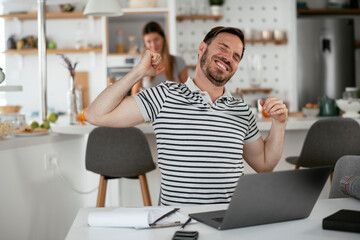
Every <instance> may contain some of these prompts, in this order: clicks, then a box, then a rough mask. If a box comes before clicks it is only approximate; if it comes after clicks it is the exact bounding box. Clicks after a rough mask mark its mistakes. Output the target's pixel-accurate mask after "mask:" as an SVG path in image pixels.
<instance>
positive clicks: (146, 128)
mask: <svg viewBox="0 0 360 240" xmlns="http://www.w3.org/2000/svg"><path fill="white" fill-rule="evenodd" d="M319 119H320V118H319V117H314V118H306V117H289V119H288V122H287V124H286V130H287V131H292V130H308V129H309V128H310V126H311V125H312V124H314V123H315V122H316V121H317V120H319ZM358 122H359V123H360V119H358ZM257 124H258V128H259V130H260V131H269V130H270V127H271V121H270V119H261V120H258V123H257ZM95 127H96V126H94V125H91V124H85V125H69V124H66V123H65V122H64V121H62V122H59V123H57V124H51V129H52V131H53V132H55V133H61V134H88V133H90V132H91V130H92V129H94V128H95ZM136 127H137V128H139V129H141V130H142V131H143V132H144V133H145V134H154V130H153V128H152V126H151V124H150V123H142V124H139V125H137V126H136Z"/></svg>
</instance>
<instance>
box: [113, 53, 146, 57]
mask: <svg viewBox="0 0 360 240" xmlns="http://www.w3.org/2000/svg"><path fill="white" fill-rule="evenodd" d="M142 55H143V54H142V53H108V54H107V56H129V57H134V56H142Z"/></svg>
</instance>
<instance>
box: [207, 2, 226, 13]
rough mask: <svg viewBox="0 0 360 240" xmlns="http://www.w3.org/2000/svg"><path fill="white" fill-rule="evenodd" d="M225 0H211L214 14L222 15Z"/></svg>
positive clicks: (211, 8)
mask: <svg viewBox="0 0 360 240" xmlns="http://www.w3.org/2000/svg"><path fill="white" fill-rule="evenodd" d="M224 2H225V0H209V4H210V10H211V14H212V15H216V16H217V15H221V11H222V5H223V4H224Z"/></svg>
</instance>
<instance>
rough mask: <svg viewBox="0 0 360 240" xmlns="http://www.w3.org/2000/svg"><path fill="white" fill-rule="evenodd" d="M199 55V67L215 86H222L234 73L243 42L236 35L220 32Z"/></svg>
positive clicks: (239, 58)
mask: <svg viewBox="0 0 360 240" xmlns="http://www.w3.org/2000/svg"><path fill="white" fill-rule="evenodd" d="M204 47H205V50H204V52H203V54H202V55H201V56H200V68H201V70H202V72H203V73H204V74H205V76H206V77H207V78H208V79H209V80H210V82H212V83H213V84H214V85H215V86H224V85H225V84H226V83H227V82H228V81H229V80H230V78H231V77H232V76H233V75H234V74H235V72H236V70H237V67H238V65H239V62H240V60H241V55H242V49H243V44H242V42H241V40H240V39H239V37H238V36H236V35H234V34H231V33H226V32H224V33H220V34H219V35H217V36H216V37H215V38H214V39H213V40H212V42H211V43H210V45H206V44H204Z"/></svg>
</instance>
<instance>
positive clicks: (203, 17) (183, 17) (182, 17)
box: [176, 15, 223, 22]
mask: <svg viewBox="0 0 360 240" xmlns="http://www.w3.org/2000/svg"><path fill="white" fill-rule="evenodd" d="M222 18H223V16H222V15H177V16H176V20H178V21H179V22H181V21H184V20H215V21H219V20H220V19H222Z"/></svg>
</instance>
